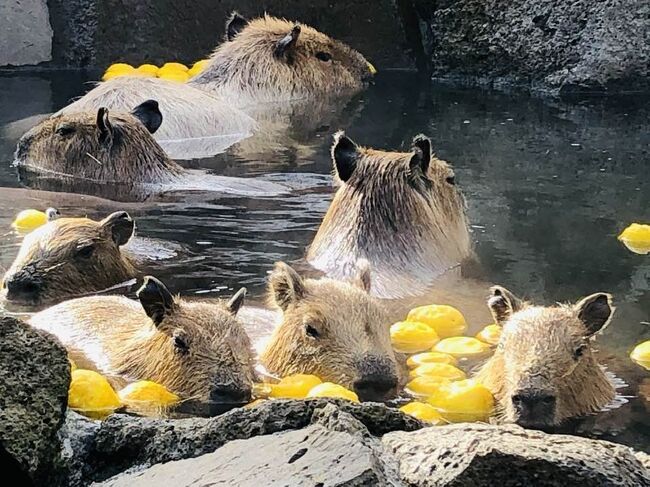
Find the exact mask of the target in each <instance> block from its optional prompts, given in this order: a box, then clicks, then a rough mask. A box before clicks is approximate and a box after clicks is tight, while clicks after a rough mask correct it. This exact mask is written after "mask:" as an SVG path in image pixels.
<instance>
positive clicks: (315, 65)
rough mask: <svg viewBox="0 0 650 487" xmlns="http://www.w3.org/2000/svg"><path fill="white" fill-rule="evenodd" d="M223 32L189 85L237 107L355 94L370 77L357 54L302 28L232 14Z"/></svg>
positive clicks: (370, 69) (268, 18)
mask: <svg viewBox="0 0 650 487" xmlns="http://www.w3.org/2000/svg"><path fill="white" fill-rule="evenodd" d="M226 31H227V34H226V41H225V42H224V43H223V44H221V45H220V46H218V47H217V48H216V50H215V51H214V53H213V54H212V56H211V57H210V63H209V64H208V66H207V67H206V69H205V70H204V71H203V72H202V73H200V74H199V75H197V76H196V77H194V78H192V79H191V80H190V81H189V84H190V85H192V86H195V87H197V88H199V89H201V90H204V91H209V92H211V93H217V94H220V95H222V96H226V97H228V98H229V99H230V98H231V99H232V100H233V101H236V102H237V103H239V104H243V103H245V102H246V101H247V100H248V102H249V103H250V102H265V101H285V100H295V99H299V98H314V97H320V96H324V95H341V94H344V93H354V92H357V91H360V90H362V89H363V88H364V87H365V86H366V84H367V83H368V81H369V80H370V78H371V77H372V75H373V74H374V68H373V67H372V65H371V64H370V63H368V61H367V60H366V59H365V58H364V57H363V56H362V55H361V54H360V53H359V52H357V51H355V50H354V49H352V48H350V47H349V46H347V45H345V44H343V43H342V42H339V41H336V40H334V39H332V38H331V37H329V36H327V35H325V34H323V33H322V32H319V31H317V30H316V29H314V28H312V27H309V26H307V25H301V24H298V23H296V22H290V21H287V20H284V19H278V18H276V17H271V16H269V15H265V16H264V17H260V18H257V19H253V20H250V21H249V20H246V19H245V18H243V17H242V16H240V15H238V14H237V13H234V14H233V15H232V16H231V17H230V19H229V20H228V22H227V24H226Z"/></svg>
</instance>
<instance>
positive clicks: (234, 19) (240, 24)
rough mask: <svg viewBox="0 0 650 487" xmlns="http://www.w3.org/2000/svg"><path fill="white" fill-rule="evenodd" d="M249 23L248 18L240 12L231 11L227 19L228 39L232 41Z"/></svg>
mask: <svg viewBox="0 0 650 487" xmlns="http://www.w3.org/2000/svg"><path fill="white" fill-rule="evenodd" d="M247 25H248V20H246V19H245V18H244V17H242V16H241V15H239V12H233V13H231V14H230V17H228V20H226V39H227V40H229V41H232V40H233V39H234V38H235V37H237V34H239V33H240V32H241V31H242V30H244V27H246V26H247Z"/></svg>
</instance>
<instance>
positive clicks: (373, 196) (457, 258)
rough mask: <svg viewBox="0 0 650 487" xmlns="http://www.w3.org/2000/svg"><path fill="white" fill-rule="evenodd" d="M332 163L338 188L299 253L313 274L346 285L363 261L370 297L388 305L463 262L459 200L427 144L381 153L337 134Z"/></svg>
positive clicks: (419, 141) (449, 174)
mask: <svg viewBox="0 0 650 487" xmlns="http://www.w3.org/2000/svg"><path fill="white" fill-rule="evenodd" d="M332 161H333V164H334V169H335V173H336V178H337V180H338V183H339V184H340V187H339V188H338V190H337V192H336V194H335V195H334V199H333V201H332V203H331V204H330V207H329V209H328V210H327V213H326V215H325V217H324V218H323V221H322V223H321V225H320V228H319V229H318V233H317V234H316V236H315V237H314V240H313V242H312V243H311V245H310V247H309V250H308V253H307V260H308V261H309V262H310V263H311V264H312V265H313V266H314V267H316V268H317V269H319V270H322V271H324V272H326V273H327V274H328V275H330V276H332V277H335V278H348V277H350V275H351V273H352V272H353V269H354V263H355V262H356V260H357V259H360V258H363V259H367V260H368V261H369V262H370V264H371V266H372V270H373V292H374V293H375V294H377V295H378V296H381V297H387V298H392V297H400V296H403V295H405V294H412V295H416V294H419V293H420V292H422V291H424V289H426V287H428V286H429V285H430V284H431V283H432V281H433V280H434V279H435V278H437V277H439V276H440V275H441V274H443V273H444V272H446V271H447V270H448V269H450V268H452V267H455V266H457V265H458V264H459V262H461V261H462V260H463V259H464V258H466V257H467V256H469V255H470V251H471V249H470V240H469V232H468V229H467V219H466V216H465V201H464V198H463V196H462V194H461V193H460V191H459V189H458V187H457V186H456V180H455V176H454V172H453V170H452V168H451V167H450V166H449V164H447V163H446V162H445V161H442V160H440V159H438V158H436V157H435V155H434V154H433V153H432V151H431V142H430V140H429V139H428V138H426V137H424V136H422V135H419V136H417V137H415V138H414V139H413V146H412V149H411V151H410V152H386V151H380V150H375V149H368V148H365V147H361V146H358V145H357V144H356V143H354V142H353V141H352V140H351V139H350V138H349V137H347V136H345V134H344V133H343V132H339V133H337V134H336V135H335V136H334V144H333V146H332Z"/></svg>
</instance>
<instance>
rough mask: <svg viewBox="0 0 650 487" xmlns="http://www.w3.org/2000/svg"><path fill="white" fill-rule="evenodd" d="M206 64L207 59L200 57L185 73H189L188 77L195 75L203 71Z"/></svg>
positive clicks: (207, 62) (208, 62)
mask: <svg viewBox="0 0 650 487" xmlns="http://www.w3.org/2000/svg"><path fill="white" fill-rule="evenodd" d="M208 64H210V60H209V59H201V60H200V61H197V62H195V63H194V65H193V66H192V67H191V68H190V70H189V71H188V72H187V74H189V75H190V77H193V76H196V75H197V74H200V73H202V72H203V71H205V68H207V67H208Z"/></svg>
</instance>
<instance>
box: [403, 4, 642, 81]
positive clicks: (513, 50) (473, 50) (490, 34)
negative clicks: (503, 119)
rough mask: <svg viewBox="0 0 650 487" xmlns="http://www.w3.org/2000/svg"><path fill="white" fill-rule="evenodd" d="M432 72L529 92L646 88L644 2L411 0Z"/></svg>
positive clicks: (436, 74)
mask: <svg viewBox="0 0 650 487" xmlns="http://www.w3.org/2000/svg"><path fill="white" fill-rule="evenodd" d="M414 5H415V7H414V8H415V9H416V10H417V12H418V14H419V15H420V18H421V19H422V20H423V25H424V29H422V30H423V32H424V35H423V38H424V39H425V40H426V41H427V42H425V44H426V46H425V47H426V50H427V51H428V52H427V54H428V55H429V56H430V59H431V62H432V66H431V68H432V70H433V74H434V75H435V76H437V77H442V78H448V79H449V78H451V79H468V78H469V79H473V80H475V81H479V82H481V81H483V82H485V83H490V84H497V85H498V84H501V83H508V84H510V83H522V84H525V85H528V86H530V87H531V88H532V89H533V90H534V91H552V92H554V93H564V92H572V91H593V90H598V91H602V90H609V91H612V92H615V91H621V90H648V89H649V88H650V77H649V76H648V75H649V74H650V27H649V26H650V23H649V22H648V15H650V2H649V1H648V0H603V1H598V2H593V1H589V0H512V1H508V2H503V1H500V0H458V1H456V0H454V1H452V0H442V1H438V2H429V1H426V0H414Z"/></svg>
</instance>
